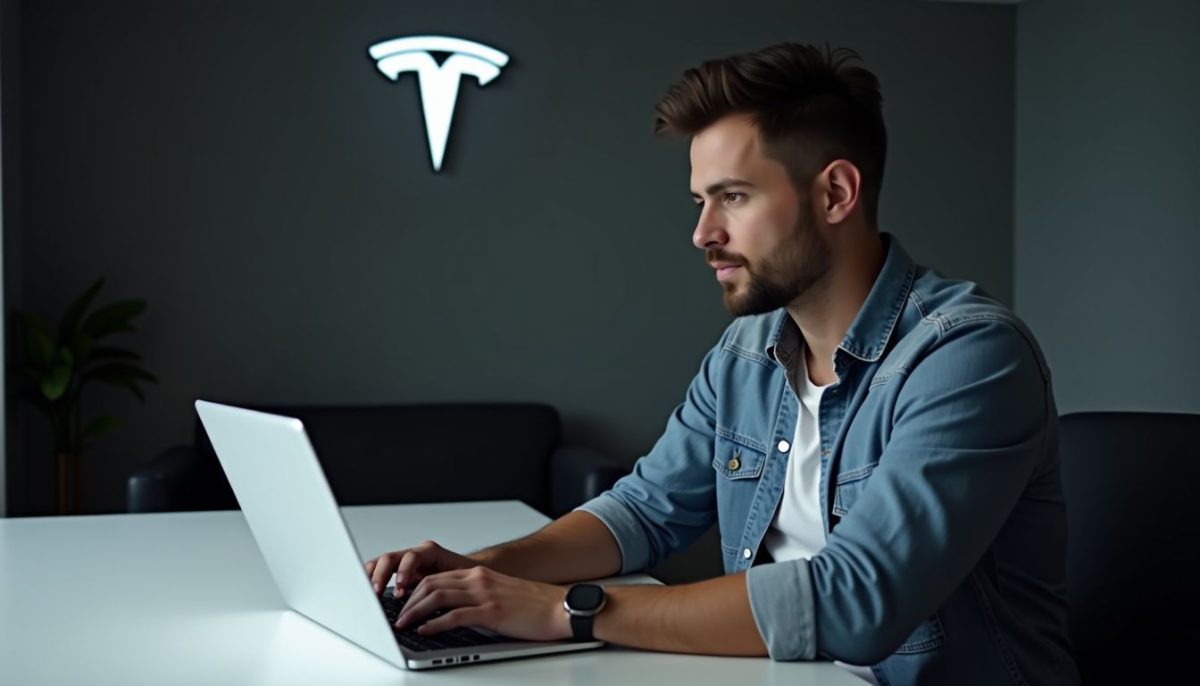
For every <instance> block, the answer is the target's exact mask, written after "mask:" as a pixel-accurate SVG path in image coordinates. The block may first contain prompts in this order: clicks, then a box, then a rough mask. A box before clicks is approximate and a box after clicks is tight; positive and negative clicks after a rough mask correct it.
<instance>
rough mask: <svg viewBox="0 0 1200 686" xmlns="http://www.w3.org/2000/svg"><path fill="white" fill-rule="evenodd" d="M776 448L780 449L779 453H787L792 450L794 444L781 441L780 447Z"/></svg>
mask: <svg viewBox="0 0 1200 686" xmlns="http://www.w3.org/2000/svg"><path fill="white" fill-rule="evenodd" d="M776 447H778V448H779V452H781V453H786V452H787V451H789V450H791V449H792V444H791V443H788V442H787V441H780V442H779V445H778V446H776Z"/></svg>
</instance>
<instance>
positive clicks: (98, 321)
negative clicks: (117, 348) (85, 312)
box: [81, 300, 146, 340]
mask: <svg viewBox="0 0 1200 686" xmlns="http://www.w3.org/2000/svg"><path fill="white" fill-rule="evenodd" d="M145 309H146V302H145V301H144V300H122V301H121V302H116V303H113V304H111V305H109V306H108V307H105V308H103V309H100V310H97V311H95V312H93V313H92V314H91V316H89V317H88V318H87V319H86V320H85V321H84V322H83V326H82V327H81V330H82V331H83V333H86V334H88V335H90V336H91V337H92V338H93V339H97V340H99V339H100V338H102V337H104V336H107V335H108V334H110V333H116V332H118V331H133V326H131V325H130V323H129V320H131V319H133V318H134V317H136V316H138V315H139V314H141V313H142V311H143V310H145Z"/></svg>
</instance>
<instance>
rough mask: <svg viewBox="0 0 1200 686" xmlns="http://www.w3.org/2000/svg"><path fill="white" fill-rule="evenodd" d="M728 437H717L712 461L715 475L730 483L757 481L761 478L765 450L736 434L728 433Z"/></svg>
mask: <svg viewBox="0 0 1200 686" xmlns="http://www.w3.org/2000/svg"><path fill="white" fill-rule="evenodd" d="M728 436H729V437H727V436H726V435H724V434H718V435H717V443H716V450H714V451H713V452H714V454H713V461H712V466H713V469H715V470H716V471H717V474H719V475H721V476H722V477H724V478H726V479H728V480H730V481H740V480H743V479H757V478H758V477H760V476H762V471H763V464H764V463H765V462H766V448H765V447H763V446H760V445H757V444H756V443H755V442H754V441H753V440H752V439H749V438H743V437H740V436H738V435H737V434H733V433H729V434H728ZM719 483H720V482H718V484H719Z"/></svg>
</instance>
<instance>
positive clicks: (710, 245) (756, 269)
mask: <svg viewBox="0 0 1200 686" xmlns="http://www.w3.org/2000/svg"><path fill="white" fill-rule="evenodd" d="M691 159H692V179H691V186H692V196H693V197H694V198H695V200H696V203H697V204H698V205H700V206H701V210H700V219H699V221H698V222H697V224H696V230H695V231H694V232H693V234H692V243H693V244H694V245H695V246H696V247H697V248H700V249H701V250H704V251H705V257H706V259H707V261H708V263H709V265H710V266H712V267H713V268H714V269H716V270H717V280H718V281H719V282H720V283H721V286H722V288H723V289H724V298H725V307H726V308H727V309H728V310H729V311H730V312H731V313H732V314H733V315H734V316H735V317H740V316H743V315H749V314H762V313H765V312H770V311H772V310H776V309H778V308H780V307H784V306H786V305H788V304H789V303H791V302H793V301H794V300H796V299H797V298H799V297H800V296H801V295H803V294H804V293H805V292H806V291H808V290H809V289H810V288H812V286H813V285H814V284H816V283H817V282H819V281H820V280H821V278H822V277H823V276H824V275H825V274H826V272H828V270H829V265H830V252H829V246H828V245H827V244H826V243H825V240H824V238H823V237H822V236H821V233H820V230H819V228H818V227H817V223H816V219H815V217H814V216H813V213H812V210H811V206H810V203H809V202H806V201H805V199H804V198H802V197H801V196H800V195H799V194H798V193H797V192H796V188H795V186H794V185H793V184H792V180H791V178H790V177H789V176H788V173H787V169H786V168H784V166H783V165H782V164H781V163H780V162H778V161H776V160H773V159H770V158H768V157H767V156H766V153H765V151H764V150H763V148H762V143H761V141H760V140H759V136H758V131H757V129H755V128H754V125H753V122H752V120H751V119H750V118H749V117H747V116H742V115H736V116H730V117H726V118H724V119H721V120H720V121H718V122H716V123H714V124H713V125H711V126H709V127H708V128H707V129H704V130H703V131H701V132H700V133H698V134H696V136H695V137H694V138H692V151H691Z"/></svg>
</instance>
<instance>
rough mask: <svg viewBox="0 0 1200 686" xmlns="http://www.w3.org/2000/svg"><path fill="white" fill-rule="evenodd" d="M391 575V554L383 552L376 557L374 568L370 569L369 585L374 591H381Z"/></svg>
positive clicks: (377, 592)
mask: <svg viewBox="0 0 1200 686" xmlns="http://www.w3.org/2000/svg"><path fill="white" fill-rule="evenodd" d="M391 576H392V554H391V553H385V554H383V555H380V556H379V557H378V558H376V564H375V568H374V569H372V570H371V585H372V586H373V587H374V588H375V593H376V594H379V593H383V587H384V585H385V584H386V583H387V580H388V578H389V577H391Z"/></svg>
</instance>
